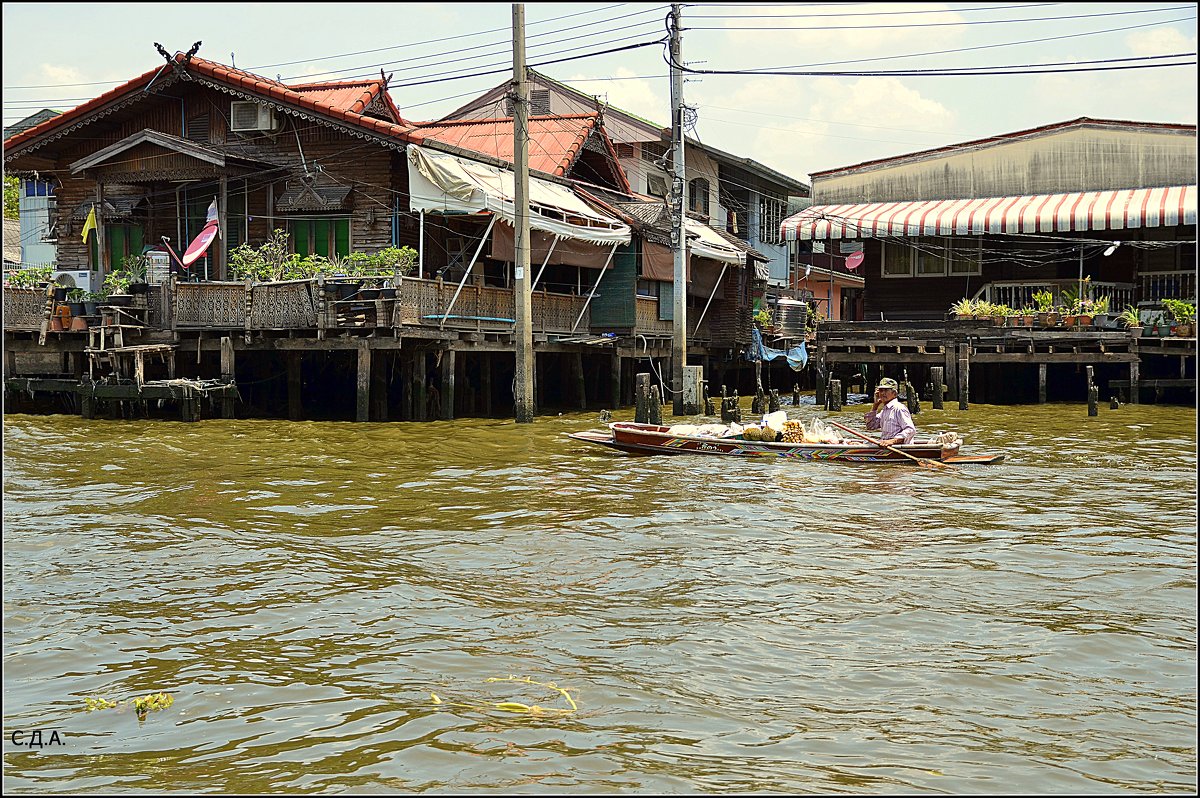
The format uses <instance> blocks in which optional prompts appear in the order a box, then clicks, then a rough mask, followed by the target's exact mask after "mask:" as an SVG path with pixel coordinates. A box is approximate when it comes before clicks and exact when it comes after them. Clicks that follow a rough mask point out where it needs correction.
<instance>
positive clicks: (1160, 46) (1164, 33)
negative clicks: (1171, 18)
mask: <svg viewBox="0 0 1200 798" xmlns="http://www.w3.org/2000/svg"><path fill="white" fill-rule="evenodd" d="M1125 44H1126V46H1128V47H1129V51H1130V53H1131V54H1132V55H1167V54H1169V53H1190V52H1195V50H1196V37H1195V36H1185V35H1184V34H1183V32H1182V31H1180V30H1179V29H1178V28H1158V29H1156V30H1143V31H1138V32H1136V33H1131V34H1129V35H1128V36H1126V37H1125Z"/></svg>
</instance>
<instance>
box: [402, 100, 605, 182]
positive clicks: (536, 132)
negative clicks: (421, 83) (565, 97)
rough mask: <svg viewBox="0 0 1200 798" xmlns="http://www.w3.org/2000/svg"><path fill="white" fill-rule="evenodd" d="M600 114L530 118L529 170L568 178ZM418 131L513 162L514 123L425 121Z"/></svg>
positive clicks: (441, 140)
mask: <svg viewBox="0 0 1200 798" xmlns="http://www.w3.org/2000/svg"><path fill="white" fill-rule="evenodd" d="M597 120H598V117H597V115H596V114H576V115H573V116H531V117H530V118H529V168H530V169H536V170H537V171H539V172H545V173H546V174H551V175H566V173H567V171H568V170H569V169H570V168H571V166H572V165H573V164H574V163H575V160H576V159H577V158H578V157H579V154H580V153H581V152H582V151H583V145H584V142H586V141H587V139H588V136H590V135H591V133H592V130H593V129H595V127H596V122H597ZM416 131H417V132H418V133H419V134H420V135H422V136H424V137H425V138H426V139H432V140H434V141H440V142H442V143H445V144H452V145H454V146H455V147H459V148H461V149H464V150H470V151H472V152H480V153H483V154H485V155H491V156H492V157H494V158H499V159H501V160H503V161H507V162H508V163H512V162H513V120H512V119H511V118H509V119H458V120H447V121H441V122H422V123H418V124H417V125H416Z"/></svg>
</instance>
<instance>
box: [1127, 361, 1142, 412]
mask: <svg viewBox="0 0 1200 798" xmlns="http://www.w3.org/2000/svg"><path fill="white" fill-rule="evenodd" d="M1140 365H1141V364H1140V363H1139V362H1138V361H1136V360H1135V361H1133V362H1132V363H1130V364H1129V404H1131V405H1136V404H1137V403H1138V368H1139V366H1140Z"/></svg>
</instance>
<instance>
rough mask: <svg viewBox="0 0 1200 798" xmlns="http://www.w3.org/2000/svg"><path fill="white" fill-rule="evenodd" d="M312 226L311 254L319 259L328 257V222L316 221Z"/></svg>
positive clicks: (325, 220) (326, 220)
mask: <svg viewBox="0 0 1200 798" xmlns="http://www.w3.org/2000/svg"><path fill="white" fill-rule="evenodd" d="M312 226H313V252H314V253H315V254H317V255H320V256H321V257H324V258H328V257H329V220H328V219H317V220H316V221H314V222H313V223H312Z"/></svg>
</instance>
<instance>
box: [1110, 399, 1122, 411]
mask: <svg viewBox="0 0 1200 798" xmlns="http://www.w3.org/2000/svg"><path fill="white" fill-rule="evenodd" d="M1120 408H1121V402H1120V401H1119V400H1118V399H1117V397H1115V396H1113V397H1111V398H1110V399H1109V400H1108V409H1109V410H1119V409H1120Z"/></svg>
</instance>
